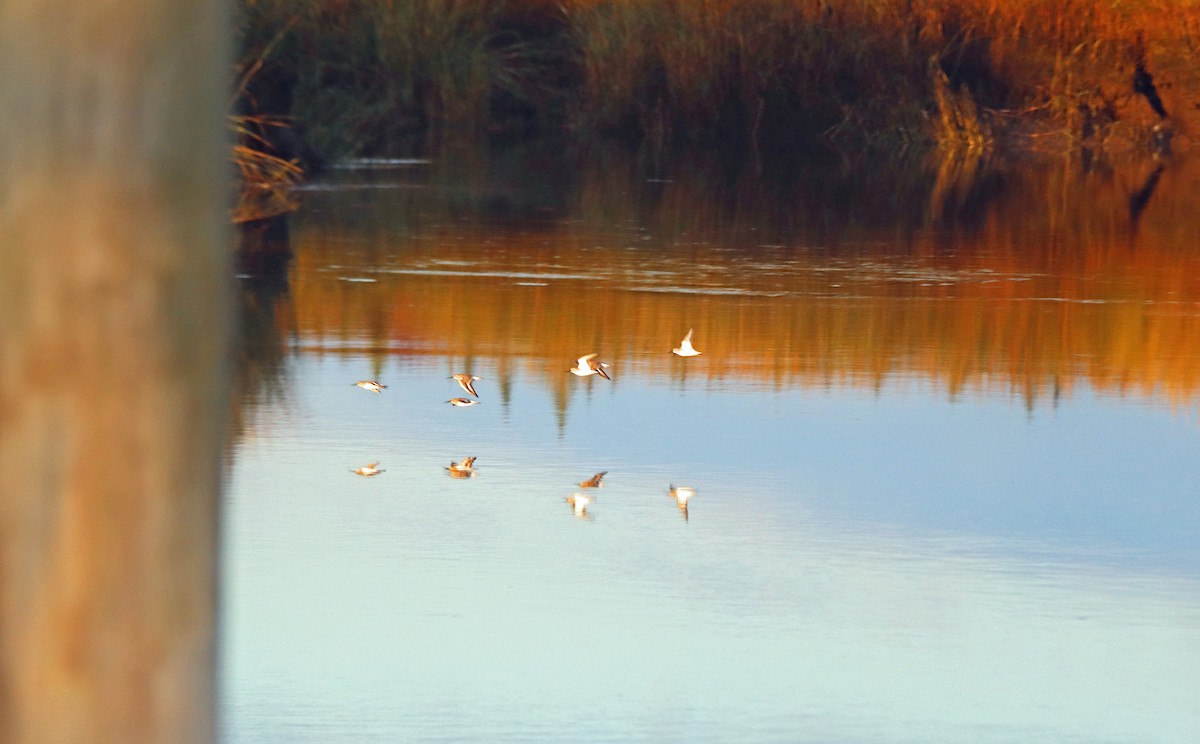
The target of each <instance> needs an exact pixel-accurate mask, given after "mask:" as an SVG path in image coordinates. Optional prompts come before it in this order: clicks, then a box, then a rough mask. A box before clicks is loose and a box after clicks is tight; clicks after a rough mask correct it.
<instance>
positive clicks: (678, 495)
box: [350, 330, 703, 519]
mask: <svg viewBox="0 0 1200 744" xmlns="http://www.w3.org/2000/svg"><path fill="white" fill-rule="evenodd" d="M671 353H672V354H674V355H675V356H679V357H694V356H700V354H702V353H703V352H700V351H697V350H696V347H694V346H692V331H691V330H688V332H687V335H686V336H684V337H683V340H682V341H680V342H679V346H678V348H675V349H671ZM597 356H599V355H598V354H594V353H593V354H584V355H583V356H581V357H579V358H578V359H576V360H575V366H574V367H572V368H571V369H569V370H567V371H568V372H570V373H571V374H573V375H575V376H576V377H590V376H592V375H599V376H601V377H603V378H604V379H606V380H611V379H612V378H611V377H609V375H608V370H609V369H610V368H611V367H612V365H611V364H608V363H607V362H602V361H600V360H599V359H597V358H596V357H597ZM449 379H451V380H454V381H455V382H457V383H458V386H459V387H461V388H462V389H463V390H464V391H465V392H466V393H468V394H470V395H472V396H474V397H472V398H461V397H460V398H451V399H450V400H448V401H446V402H447V403H449V404H450V405H452V406H455V407H457V408H466V407H468V406H474V405H478V404H479V401H478V400H476V398H478V397H479V393H477V392H475V382H476V381H478V380H482V379H483V378H482V377H476V376H475V375H471V374H465V373H459V374H454V375H450V378H449ZM354 384H355V386H357V387H360V388H362V389H363V390H367V391H370V392H372V393H376V394H378V393H382V392H383V391H384V390H386V389H387V385H383V384H381V383H379V382H376V381H375V380H359V381H358V382H356V383H354ZM350 472H352V473H354V474H356V475H362V476H367V477H370V476H373V475H379V474H380V473H383V472H385V471H383V470H381V469H380V468H379V463H377V462H373V463H371V464H370V465H364V466H362V467H360V468H357V469H355V470H351V471H350ZM446 472H447V474H449V476H450V477H451V478H472V477H474V476H475V458H474V457H467V458H464V459H463V460H461V461H459V462H453V461H451V463H450V465H449V466H448V467H447V468H446ZM607 474H608V471H607V470H604V471H601V472H599V473H596V474H595V475H593V476H592V477H591V478H588V479H587V480H583V481H579V482H578V483H576V484H575V485H576V486H578V487H579V488H580V489H584V490H581V491H579V492H577V493H574V494H571V495H570V496H568V497H567V498H566V501H567V504H569V505H570V506H571V508H572V509H573V510H574V511H575V516H577V517H586V516H588V511H587V509H588V506H589V505H591V503H592V500H593V498H592V497H591V496H588V495H587V493H585V492H584V491H585V490H587V489H592V488H600V486H601V485H602V481H603V480H604V476H605V475H607ZM668 493H669V494H670V496H671V497H672V498H673V499H675V505H676V506H677V507H679V510H680V511H681V512H683V518H684V519H687V518H688V500H689V499H690V498H691V497H692V496H694V495H695V494H696V489H695V488H692V487H691V486H676V485H674V484H672V485H671V486H670V487H669V489H668Z"/></svg>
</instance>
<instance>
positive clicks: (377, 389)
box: [354, 380, 387, 393]
mask: <svg viewBox="0 0 1200 744" xmlns="http://www.w3.org/2000/svg"><path fill="white" fill-rule="evenodd" d="M354 384H355V385H357V386H358V387H360V388H362V389H363V390H370V391H371V392H372V393H382V392H383V391H384V388H386V387H387V385H380V384H379V383H378V382H375V381H374V380H359V381H358V382H356V383H354Z"/></svg>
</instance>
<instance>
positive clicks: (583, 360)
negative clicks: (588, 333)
mask: <svg viewBox="0 0 1200 744" xmlns="http://www.w3.org/2000/svg"><path fill="white" fill-rule="evenodd" d="M597 353H599V352H593V353H591V354H584V355H583V356H581V357H579V358H578V359H576V360H575V364H577V365H579V368H580V369H586V368H587V367H589V366H591V365H589V364H588V362H589V361H590V360H592V359H595V358H596V354H597Z"/></svg>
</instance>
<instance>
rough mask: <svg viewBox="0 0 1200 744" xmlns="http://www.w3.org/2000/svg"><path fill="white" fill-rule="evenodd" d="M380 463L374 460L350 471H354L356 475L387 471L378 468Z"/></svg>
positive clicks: (377, 473) (376, 473)
mask: <svg viewBox="0 0 1200 744" xmlns="http://www.w3.org/2000/svg"><path fill="white" fill-rule="evenodd" d="M378 464H379V463H377V462H373V463H371V464H370V465H363V466H362V467H361V468H359V469H358V470H351V471H350V472H351V473H354V474H355V475H379V474H380V473H383V472H385V471H383V470H380V469H379V468H377V467H376V465H378Z"/></svg>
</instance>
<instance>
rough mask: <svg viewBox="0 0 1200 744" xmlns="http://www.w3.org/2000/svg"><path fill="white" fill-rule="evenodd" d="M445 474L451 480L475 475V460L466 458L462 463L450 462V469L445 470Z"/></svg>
mask: <svg viewBox="0 0 1200 744" xmlns="http://www.w3.org/2000/svg"><path fill="white" fill-rule="evenodd" d="M446 472H448V473H449V474H450V477H451V478H470V477H471V476H473V475H475V458H474V457H468V458H466V459H464V460H463V461H462V462H453V461H452V462H451V463H450V467H448V468H446Z"/></svg>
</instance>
